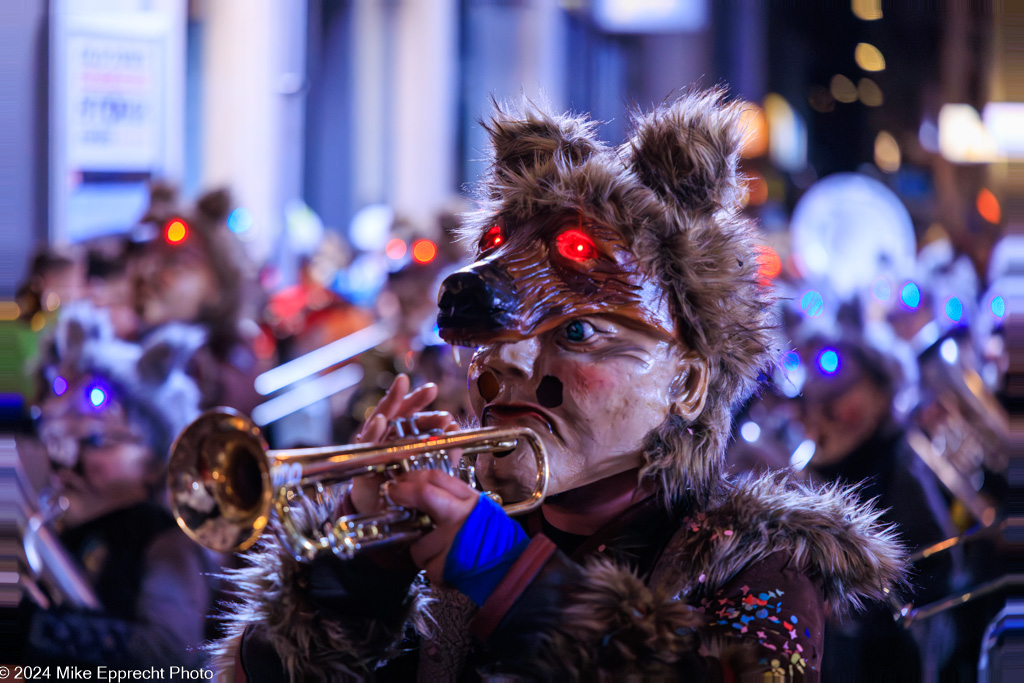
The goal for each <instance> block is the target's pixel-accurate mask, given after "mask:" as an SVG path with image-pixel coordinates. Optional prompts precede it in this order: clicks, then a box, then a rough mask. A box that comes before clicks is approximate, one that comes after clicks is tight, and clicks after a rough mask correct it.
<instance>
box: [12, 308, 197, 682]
mask: <svg viewBox="0 0 1024 683" xmlns="http://www.w3.org/2000/svg"><path fill="white" fill-rule="evenodd" d="M203 341H204V339H203V337H202V335H201V334H199V335H198V337H197V336H196V330H195V329H194V328H187V327H176V326H168V327H166V328H164V329H163V330H161V333H160V334H159V335H154V336H152V337H151V338H150V339H149V340H147V343H146V344H145V345H144V346H139V345H137V344H134V343H130V342H126V341H123V340H119V339H116V338H114V332H113V328H112V326H111V324H110V320H109V317H107V315H106V311H104V310H101V309H95V308H93V307H92V306H91V305H90V304H88V303H86V302H79V303H77V304H72V305H70V306H67V307H66V308H62V313H61V318H60V320H59V322H58V323H57V325H56V326H55V329H54V332H53V335H52V337H51V338H50V339H48V340H47V341H46V343H45V344H44V346H43V349H42V353H41V363H40V367H39V369H38V372H37V380H38V395H37V397H36V398H37V400H36V402H35V407H36V409H37V411H38V416H39V417H38V431H39V437H40V440H41V441H42V443H43V446H44V447H45V452H46V455H47V457H48V458H49V465H50V468H49V469H50V475H51V476H50V479H51V481H52V494H53V495H54V496H59V497H60V498H61V499H62V501H63V506H62V507H63V513H62V514H61V515H60V516H59V517H58V519H57V520H56V525H57V530H58V532H59V539H60V542H61V544H62V546H63V547H64V549H66V551H67V554H68V555H69V556H70V558H71V561H72V563H73V564H74V568H75V569H77V571H79V572H81V575H82V578H83V579H84V582H85V584H87V585H88V586H89V587H90V588H91V589H92V591H94V593H95V598H96V601H97V603H98V604H97V605H96V607H95V608H85V607H81V608H76V607H71V606H69V604H72V603H65V604H60V605H58V604H56V601H53V600H51V603H52V604H45V605H43V606H40V605H34V604H32V603H31V602H30V601H28V600H25V601H23V604H22V609H21V611H22V615H21V616H22V623H21V624H20V628H19V635H20V636H21V637H23V638H24V642H23V643H21V645H20V647H19V648H18V652H19V655H20V656H21V657H23V662H22V663H24V664H35V665H74V666H80V667H95V666H101V665H102V666H106V667H108V668H129V669H130V668H144V667H152V666H169V665H182V666H198V665H200V664H201V663H202V659H201V656H200V654H199V650H198V646H199V645H200V643H201V642H202V640H203V637H204V630H205V623H206V619H205V617H206V612H207V610H208V608H209V605H210V587H209V581H208V579H207V575H208V573H209V572H210V571H211V570H212V569H213V567H212V565H211V563H210V558H209V557H208V555H207V553H206V552H205V551H204V550H203V548H201V547H199V546H198V545H196V544H194V543H192V542H191V541H190V540H189V539H188V537H186V536H185V534H184V533H182V532H181V530H180V529H178V528H177V525H176V524H175V521H174V517H173V516H172V515H171V514H170V511H169V510H168V509H167V508H166V506H165V505H164V503H163V487H164V481H165V478H166V472H165V464H166V456H167V453H168V451H169V449H170V446H171V441H172V439H173V438H174V436H175V435H177V433H178V431H180V430H181V429H182V428H183V427H184V426H185V425H186V424H188V423H189V422H190V421H191V420H193V419H194V418H195V417H196V415H197V414H198V412H199V396H200V392H199V389H198V387H196V385H195V383H194V382H193V381H192V380H191V379H190V378H189V377H188V376H187V375H186V374H185V372H184V366H185V361H186V360H187V358H188V357H189V356H190V355H191V354H192V353H193V352H194V351H195V348H196V347H197V346H199V345H201V344H202V343H203ZM57 571H61V569H60V568H57ZM50 597H51V598H52V597H53V596H50ZM41 602H42V601H41Z"/></svg>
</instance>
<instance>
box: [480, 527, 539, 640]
mask: <svg viewBox="0 0 1024 683" xmlns="http://www.w3.org/2000/svg"><path fill="white" fill-rule="evenodd" d="M557 549H558V547H557V546H556V545H555V544H554V543H553V542H552V541H551V540H550V539H549V538H548V537H547V536H545V535H543V534H538V535H536V536H534V537H533V539H531V540H530V544H529V545H528V546H526V550H524V551H523V554H522V555H520V556H519V557H518V558H517V559H516V561H515V562H513V563H512V566H511V567H509V570H508V573H507V574H505V577H504V578H503V579H502V580H501V582H500V583H499V584H498V586H497V588H495V589H494V592H493V593H491V596H490V597H489V598H487V602H485V603H484V604H483V606H482V607H481V608H480V611H479V612H477V614H476V616H475V617H474V618H473V623H472V624H470V632H471V633H472V634H473V635H474V636H476V637H477V638H478V639H479V640H481V641H486V640H487V639H488V638H490V637H491V634H492V633H493V632H494V629H496V628H498V624H500V623H501V620H502V619H504V618H505V614H506V613H508V611H509V610H510V609H511V608H512V605H513V604H515V601H516V600H518V599H519V596H520V595H522V594H523V591H524V590H526V587H527V586H529V585H530V582H531V581H533V579H534V578H535V577H536V576H537V574H538V573H540V570H541V569H542V568H543V567H544V565H545V564H547V561H548V560H549V559H551V556H552V555H554V554H555V551H556V550H557Z"/></svg>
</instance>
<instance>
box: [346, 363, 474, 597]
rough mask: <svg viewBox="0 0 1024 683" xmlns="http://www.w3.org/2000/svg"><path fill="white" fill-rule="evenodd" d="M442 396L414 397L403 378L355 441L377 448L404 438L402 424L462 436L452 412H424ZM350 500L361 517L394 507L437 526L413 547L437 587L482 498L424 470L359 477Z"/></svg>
mask: <svg viewBox="0 0 1024 683" xmlns="http://www.w3.org/2000/svg"><path fill="white" fill-rule="evenodd" d="M437 391H438V389H437V385H436V384H433V383H430V384H424V385H423V386H421V387H418V388H417V389H415V390H414V391H412V392H410V391H409V377H408V376H407V375H399V376H398V377H396V378H395V381H394V382H393V383H392V384H391V388H390V389H388V392H387V394H385V396H384V398H383V399H381V401H380V403H379V404H377V408H376V410H374V412H373V415H371V416H370V418H369V419H368V420H367V421H366V423H365V424H364V425H363V428H362V430H361V431H360V432H359V434H358V435H357V436H356V438H355V441H356V442H357V443H366V444H377V443H380V442H382V441H384V440H385V439H390V438H395V437H399V436H403V435H402V434H397V433H395V432H396V427H397V426H398V425H401V424H402V422H405V423H406V424H408V425H409V426H410V427H411V428H412V430H413V431H414V432H424V431H432V430H440V431H443V432H452V431H457V430H458V425H457V424H456V423H455V419H454V418H453V417H452V415H451V413H448V412H420V411H422V410H423V409H424V408H426V407H427V406H428V405H430V404H431V403H432V402H433V401H434V399H436V398H437ZM403 431H405V430H404V428H403ZM350 498H351V502H352V505H353V507H355V509H356V511H358V512H359V513H370V512H376V511H379V510H383V509H384V508H385V507H387V506H389V505H392V506H395V505H396V506H401V507H405V508H411V509H414V510H419V511H421V512H424V513H426V514H427V515H428V516H429V517H430V519H431V520H432V521H433V522H434V525H435V526H434V529H433V530H432V531H430V532H428V533H427V534H425V535H424V536H423V537H422V538H420V539H419V540H417V541H415V542H414V543H412V544H411V545H410V546H408V548H409V553H410V555H411V557H412V561H413V562H414V563H415V564H416V566H417V567H418V568H420V569H423V570H426V572H427V577H428V578H429V579H430V580H431V581H432V582H435V583H440V582H441V581H442V580H443V576H444V565H445V558H446V557H447V556H448V551H449V549H450V548H451V546H452V543H453V541H454V540H455V537H456V535H457V534H458V532H459V529H461V528H462V525H463V523H464V522H465V521H466V518H467V517H469V514H470V513H471V512H472V511H473V508H474V506H475V505H476V504H477V501H478V500H479V498H480V493H479V492H478V491H475V490H474V489H473V488H472V487H470V486H469V485H468V484H466V483H465V482H463V481H461V480H460V479H457V478H456V477H452V476H450V475H448V474H445V473H444V472H441V471H439V470H419V471H413V472H404V473H401V474H399V475H397V476H395V477H394V478H393V479H385V478H384V477H383V475H367V476H363V477H356V478H355V479H353V480H352V489H351V492H350Z"/></svg>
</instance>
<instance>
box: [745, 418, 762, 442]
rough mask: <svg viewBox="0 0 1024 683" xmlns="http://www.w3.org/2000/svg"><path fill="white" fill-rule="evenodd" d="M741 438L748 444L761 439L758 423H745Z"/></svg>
mask: <svg viewBox="0 0 1024 683" xmlns="http://www.w3.org/2000/svg"><path fill="white" fill-rule="evenodd" d="M740 436H741V437H743V440H744V441H746V442H747V443H754V442H755V441H757V440H758V439H759V438H761V428H760V427H759V426H758V425H757V423H756V422H744V423H743V426H742V427H740Z"/></svg>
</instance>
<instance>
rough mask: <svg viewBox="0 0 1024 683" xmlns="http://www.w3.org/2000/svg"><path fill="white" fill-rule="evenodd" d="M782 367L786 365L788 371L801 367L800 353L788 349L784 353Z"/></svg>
mask: <svg viewBox="0 0 1024 683" xmlns="http://www.w3.org/2000/svg"><path fill="white" fill-rule="evenodd" d="M782 367H784V368H785V369H786V371H787V372H793V371H794V370H796V369H797V368H798V367H800V354H798V353H797V352H796V351H786V352H785V353H784V354H782Z"/></svg>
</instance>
